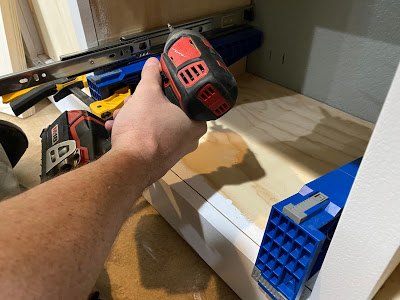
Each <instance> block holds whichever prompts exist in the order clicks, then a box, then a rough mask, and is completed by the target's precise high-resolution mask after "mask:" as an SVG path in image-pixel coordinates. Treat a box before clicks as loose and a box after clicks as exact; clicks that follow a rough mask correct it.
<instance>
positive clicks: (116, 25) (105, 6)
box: [90, 0, 251, 42]
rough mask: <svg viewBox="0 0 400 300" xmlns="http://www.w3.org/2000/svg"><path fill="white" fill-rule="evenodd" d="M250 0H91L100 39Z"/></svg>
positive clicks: (179, 20)
mask: <svg viewBox="0 0 400 300" xmlns="http://www.w3.org/2000/svg"><path fill="white" fill-rule="evenodd" d="M250 2H251V1H250V0H219V1H215V0H202V1H187V0H147V1H142V0H113V1H108V0H90V5H91V8H92V14H93V19H94V23H95V26H96V33H97V38H98V40H99V41H100V42H101V41H106V40H111V39H118V38H119V37H121V36H122V35H124V34H128V33H136V32H141V31H144V30H149V29H152V28H155V27H160V26H164V25H166V24H167V23H171V24H174V23H177V22H182V21H186V20H190V19H193V18H197V17H201V16H205V15H208V14H213V13H216V12H220V11H224V10H227V9H231V8H236V7H240V6H245V5H249V4H250Z"/></svg>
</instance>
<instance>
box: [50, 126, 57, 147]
mask: <svg viewBox="0 0 400 300" xmlns="http://www.w3.org/2000/svg"><path fill="white" fill-rule="evenodd" d="M58 140H59V135H58V124H57V125H56V126H54V127H53V128H52V129H51V145H52V146H54V145H55V144H56V143H57V142H58Z"/></svg>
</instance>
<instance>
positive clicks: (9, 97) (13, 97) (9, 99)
mask: <svg viewBox="0 0 400 300" xmlns="http://www.w3.org/2000/svg"><path fill="white" fill-rule="evenodd" d="M78 81H82V82H83V85H84V86H85V87H88V82H87V79H86V75H81V76H78V77H76V78H75V79H72V80H71V81H68V82H67V83H64V84H56V86H57V91H60V90H61V89H62V88H64V87H66V86H68V85H70V84H72V83H75V82H78ZM39 86H41V85H37V86H34V87H31V88H27V89H24V90H20V91H17V92H14V93H10V94H7V95H3V96H2V98H3V103H10V102H12V101H14V100H16V99H17V98H18V97H20V96H22V95H24V94H26V93H27V92H29V91H31V90H33V89H35V88H37V87H39Z"/></svg>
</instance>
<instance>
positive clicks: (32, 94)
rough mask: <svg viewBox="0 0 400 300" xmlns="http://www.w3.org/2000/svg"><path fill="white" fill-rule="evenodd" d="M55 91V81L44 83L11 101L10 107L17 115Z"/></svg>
mask: <svg viewBox="0 0 400 300" xmlns="http://www.w3.org/2000/svg"><path fill="white" fill-rule="evenodd" d="M56 92H57V86H56V84H55V83H53V82H51V83H45V84H43V85H41V86H38V87H37V88H34V89H33V90H30V91H29V92H27V93H25V94H23V95H22V96H19V97H18V98H17V99H16V100H14V101H12V102H11V104H10V106H11V109H12V110H13V112H14V113H15V115H16V116H19V115H20V114H22V113H23V112H25V111H27V110H28V109H30V108H31V107H33V106H34V105H36V104H38V103H39V102H40V101H41V100H42V99H44V98H47V97H49V96H51V95H54V94H55V93H56Z"/></svg>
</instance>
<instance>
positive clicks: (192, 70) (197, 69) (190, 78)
mask: <svg viewBox="0 0 400 300" xmlns="http://www.w3.org/2000/svg"><path fill="white" fill-rule="evenodd" d="M178 74H179V80H180V81H181V82H182V83H183V85H184V86H185V87H191V86H193V85H194V84H195V83H196V82H198V81H199V80H200V79H201V78H203V77H204V76H206V75H207V74H208V68H207V66H206V65H205V64H204V62H203V61H197V62H195V63H191V64H190V65H188V66H186V67H183V68H182V69H181V70H180V71H179V73H178Z"/></svg>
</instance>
